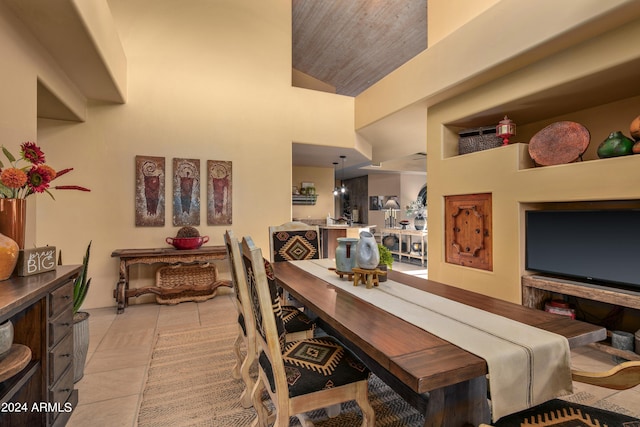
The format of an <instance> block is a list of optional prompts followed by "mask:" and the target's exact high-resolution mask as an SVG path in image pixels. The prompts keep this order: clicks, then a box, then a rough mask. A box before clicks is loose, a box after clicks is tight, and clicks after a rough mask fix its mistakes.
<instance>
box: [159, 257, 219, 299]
mask: <svg viewBox="0 0 640 427" xmlns="http://www.w3.org/2000/svg"><path fill="white" fill-rule="evenodd" d="M217 279H218V269H217V268H216V266H215V265H213V264H189V265H180V264H178V265H167V266H163V267H160V268H158V270H157V271H156V286H157V287H158V288H161V289H162V290H163V293H162V294H161V295H156V302H158V303H159V304H178V303H180V302H183V301H206V300H208V299H210V298H213V297H214V296H215V295H216V291H217V288H218V286H220V285H219V283H217Z"/></svg>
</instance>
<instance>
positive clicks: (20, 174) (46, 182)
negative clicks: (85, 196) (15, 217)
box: [0, 142, 91, 200]
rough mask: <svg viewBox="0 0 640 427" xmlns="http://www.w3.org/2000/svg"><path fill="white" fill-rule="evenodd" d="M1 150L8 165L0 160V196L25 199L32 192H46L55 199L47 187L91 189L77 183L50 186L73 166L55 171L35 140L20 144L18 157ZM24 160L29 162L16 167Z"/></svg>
mask: <svg viewBox="0 0 640 427" xmlns="http://www.w3.org/2000/svg"><path fill="white" fill-rule="evenodd" d="M2 152H3V153H4V155H5V156H6V157H7V159H8V160H9V162H10V163H11V165H10V166H8V167H6V168H5V167H4V164H3V163H2V161H0V198H8V199H25V198H26V197H27V196H29V195H31V194H33V193H44V192H46V193H47V194H49V195H50V196H51V198H52V199H54V200H55V197H53V194H51V192H50V191H49V189H55V190H80V191H91V190H89V189H88V188H84V187H80V186H77V185H58V186H54V187H51V186H50V183H51V181H53V180H54V179H56V178H58V177H60V176H62V175H64V174H66V173H68V172H71V171H72V170H73V168H67V169H63V170H61V171H58V172H56V171H55V170H54V169H53V168H52V167H51V166H48V165H46V164H45V159H44V153H43V152H42V150H41V149H40V147H38V146H37V145H36V143H35V142H23V143H22V144H21V145H20V158H19V159H18V160H16V158H15V157H14V156H13V154H11V152H10V151H9V150H7V149H6V148H5V147H4V146H3V147H2ZM20 160H24V161H26V162H28V163H29V164H28V165H27V166H24V167H18V162H19V161H20Z"/></svg>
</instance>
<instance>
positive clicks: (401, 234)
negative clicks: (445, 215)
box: [380, 228, 427, 266]
mask: <svg viewBox="0 0 640 427" xmlns="http://www.w3.org/2000/svg"><path fill="white" fill-rule="evenodd" d="M389 235H395V236H397V237H398V250H394V249H391V248H389V250H391V253H392V254H394V255H398V261H400V262H402V257H406V258H407V259H411V258H417V259H419V260H420V262H421V263H422V265H423V266H424V261H425V260H426V259H427V231H426V230H409V229H402V228H383V229H382V230H380V239H381V240H380V242H381V243H382V244H383V245H384V238H385V236H389ZM414 238H417V239H419V240H420V250H419V251H417V250H416V251H414V250H413V248H412V246H413V239H414ZM403 243H404V244H405V247H406V251H403V250H402V244H403ZM385 246H386V245H385Z"/></svg>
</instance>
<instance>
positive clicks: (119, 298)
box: [113, 280, 126, 314]
mask: <svg viewBox="0 0 640 427" xmlns="http://www.w3.org/2000/svg"><path fill="white" fill-rule="evenodd" d="M125 293H126V289H125V284H124V281H122V280H119V281H118V283H116V288H115V290H114V291H113V296H114V298H115V299H116V303H117V305H118V307H117V309H118V311H117V313H118V314H121V313H124V308H125V299H126V298H125Z"/></svg>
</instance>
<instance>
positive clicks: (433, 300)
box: [293, 259, 572, 421]
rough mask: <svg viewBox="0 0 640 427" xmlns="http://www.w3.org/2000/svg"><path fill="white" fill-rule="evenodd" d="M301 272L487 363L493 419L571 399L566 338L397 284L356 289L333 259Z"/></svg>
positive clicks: (307, 266) (304, 264)
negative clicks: (564, 397) (565, 397)
mask: <svg viewBox="0 0 640 427" xmlns="http://www.w3.org/2000/svg"><path fill="white" fill-rule="evenodd" d="M293 263H294V264H295V265H296V266H298V267H300V268H301V269H303V270H305V271H307V272H309V273H310V274H313V275H314V276H316V277H318V278H320V279H322V280H324V281H326V282H329V283H331V284H332V285H334V286H336V287H339V288H340V289H342V290H344V291H346V292H349V293H351V294H353V295H354V296H357V297H358V298H360V299H362V300H364V301H367V302H369V303H371V304H373V305H375V306H377V307H380V308H382V309H383V310H385V311H387V312H389V313H391V314H393V315H395V316H396V317H399V318H401V319H403V320H405V321H407V322H409V323H412V324H413V325H415V326H418V327H419V328H421V329H424V330H425V331H428V332H429V333H431V334H433V335H436V336H438V337H439V338H442V339H444V340H446V341H449V342H450V343H452V344H454V345H456V346H458V347H460V348H462V349H464V350H466V351H468V352H470V353H473V354H475V355H476V356H479V357H482V358H483V359H485V360H486V362H487V365H488V368H489V384H490V390H491V405H492V418H493V420H494V421H495V420H497V419H498V418H500V417H503V416H505V415H508V414H512V413H514V412H518V411H521V410H523V409H526V408H529V407H531V406H535V405H538V404H540V403H543V402H545V401H547V400H550V399H553V398H555V397H558V396H562V395H566V394H570V393H572V383H571V366H570V353H569V343H568V341H567V339H566V338H565V337H563V336H561V335H558V334H554V333H551V332H548V331H545V330H542V329H538V328H535V327H532V326H529V325H525V324H523V323H520V322H517V321H514V320H511V319H507V318H505V317H502V316H498V315H495V314H492V313H489V312H486V311H484V310H480V309H477V308H475V307H470V306H467V305H464V304H461V303H458V302H455V301H452V300H448V299H446V298H443V297H440V296H438V295H434V294H430V293H428V292H424V291H421V290H419V289H415V288H412V287H410V286H406V285H403V284H401V283H398V282H394V281H392V280H387V281H386V282H382V283H380V286H378V287H375V288H373V289H366V287H365V286H364V285H360V286H357V287H356V286H353V281H347V280H344V279H340V278H339V277H338V276H337V275H336V274H335V273H334V272H332V271H329V270H328V268H329V267H334V262H333V261H332V260H329V259H321V260H311V261H293Z"/></svg>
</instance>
